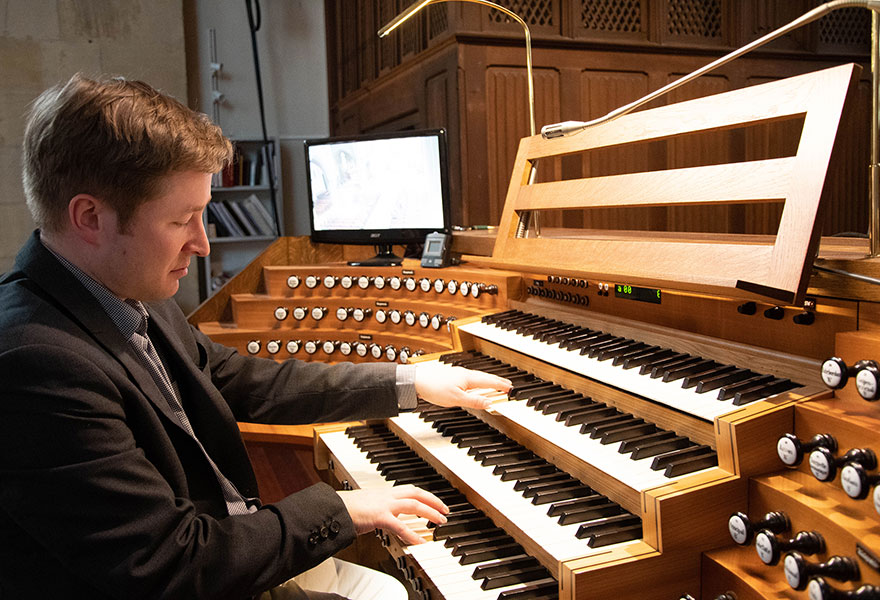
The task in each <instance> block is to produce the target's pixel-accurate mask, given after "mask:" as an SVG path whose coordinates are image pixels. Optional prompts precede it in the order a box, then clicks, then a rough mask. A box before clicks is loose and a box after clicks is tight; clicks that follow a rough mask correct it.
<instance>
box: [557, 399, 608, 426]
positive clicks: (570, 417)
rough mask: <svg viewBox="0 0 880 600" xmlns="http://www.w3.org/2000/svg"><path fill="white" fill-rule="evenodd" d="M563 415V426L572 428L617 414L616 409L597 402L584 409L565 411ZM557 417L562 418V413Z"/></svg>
mask: <svg viewBox="0 0 880 600" xmlns="http://www.w3.org/2000/svg"><path fill="white" fill-rule="evenodd" d="M565 413H566V414H565V415H564V419H563V420H564V422H565V425H566V426H567V427H574V426H575V425H584V424H586V423H588V422H590V421H591V420H595V419H599V418H603V417H607V416H610V415H614V414H616V413H617V409H616V408H614V407H613V406H608V405H606V404H602V403H601V402H599V403H597V404H596V406H587V407H585V408H579V409H574V410H570V411H565ZM559 416H560V417H563V413H560V414H559Z"/></svg>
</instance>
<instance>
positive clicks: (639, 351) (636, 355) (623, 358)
mask: <svg viewBox="0 0 880 600" xmlns="http://www.w3.org/2000/svg"><path fill="white" fill-rule="evenodd" d="M661 351H663V348H661V347H660V346H648V345H646V346H645V347H644V348H630V349H628V350H627V351H626V352H624V353H623V354H618V355H617V356H615V357H614V360H612V361H611V364H612V365H614V366H615V367H620V366H623V365H624V364H625V363H626V362H627V361H629V360H632V361H635V360H638V359H640V358H642V357H646V356H651V355H652V354H656V353H657V352H661ZM636 366H638V365H633V367H636ZM623 368H627V367H625V366H623ZM630 368H632V367H630Z"/></svg>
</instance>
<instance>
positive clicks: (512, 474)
mask: <svg viewBox="0 0 880 600" xmlns="http://www.w3.org/2000/svg"><path fill="white" fill-rule="evenodd" d="M496 471H497V472H496ZM555 471H557V469H556V467H554V466H553V465H551V464H550V463H546V462H545V463H543V464H531V465H527V466H520V465H515V466H510V467H502V468H499V467H496V468H495V469H494V470H493V473H492V474H493V475H500V476H501V481H511V480H513V479H520V478H522V477H529V476H531V475H545V474H547V473H553V472H555Z"/></svg>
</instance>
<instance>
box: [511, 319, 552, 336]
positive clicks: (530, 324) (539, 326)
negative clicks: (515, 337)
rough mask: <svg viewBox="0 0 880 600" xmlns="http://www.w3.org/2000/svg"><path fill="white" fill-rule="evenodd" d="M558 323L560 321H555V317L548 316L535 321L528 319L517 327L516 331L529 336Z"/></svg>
mask: <svg viewBox="0 0 880 600" xmlns="http://www.w3.org/2000/svg"><path fill="white" fill-rule="evenodd" d="M558 324H559V321H554V320H553V319H548V318H546V317H539V318H537V319H535V320H534V321H526V322H525V323H523V324H521V325H520V326H519V327H517V328H516V329H515V331H516V333H518V334H520V335H523V336H528V335H534V334H535V333H537V332H539V331H545V330H546V329H549V328H551V327H553V326H554V325H558Z"/></svg>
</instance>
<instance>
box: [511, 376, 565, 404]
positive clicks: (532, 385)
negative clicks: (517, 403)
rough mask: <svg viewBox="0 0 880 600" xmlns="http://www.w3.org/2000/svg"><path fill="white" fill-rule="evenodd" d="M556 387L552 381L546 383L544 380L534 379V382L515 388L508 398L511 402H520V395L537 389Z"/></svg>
mask: <svg viewBox="0 0 880 600" xmlns="http://www.w3.org/2000/svg"><path fill="white" fill-rule="evenodd" d="M552 385H554V383H553V382H551V381H544V380H543V379H534V380H533V381H527V382H525V383H523V384H521V385H515V386H513V387H512V388H511V389H510V391H509V392H507V396H508V398H510V399H511V400H519V395H520V394H522V393H524V392H528V391H529V390H533V389H535V388H543V387H549V386H552Z"/></svg>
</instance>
